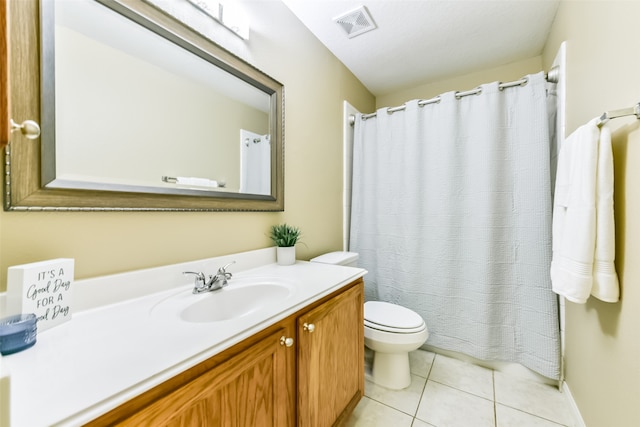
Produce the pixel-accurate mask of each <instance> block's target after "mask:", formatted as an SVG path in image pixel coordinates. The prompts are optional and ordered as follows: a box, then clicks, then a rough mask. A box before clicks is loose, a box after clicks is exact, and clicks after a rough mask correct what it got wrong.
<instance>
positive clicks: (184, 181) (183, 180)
mask: <svg viewBox="0 0 640 427" xmlns="http://www.w3.org/2000/svg"><path fill="white" fill-rule="evenodd" d="M176 184H178V185H189V186H194V187H217V186H218V182H217V181H214V180H212V179H208V178H193V177H185V176H179V177H176Z"/></svg>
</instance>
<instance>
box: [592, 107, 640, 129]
mask: <svg viewBox="0 0 640 427" xmlns="http://www.w3.org/2000/svg"><path fill="white" fill-rule="evenodd" d="M626 116H636V118H637V119H638V120H640V102H638V103H637V104H636V105H634V106H633V107H631V108H624V109H622V110H613V111H605V112H604V113H602V115H601V116H600V119H598V123H596V124H597V125H598V127H601V126H602V125H604V124H605V123H607V122H608V121H609V120H611V119H617V118H618V117H626Z"/></svg>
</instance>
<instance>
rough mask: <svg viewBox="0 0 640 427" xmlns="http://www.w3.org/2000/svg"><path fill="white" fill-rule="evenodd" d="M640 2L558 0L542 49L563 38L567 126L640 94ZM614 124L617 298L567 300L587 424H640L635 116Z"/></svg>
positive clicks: (573, 364) (572, 383)
mask: <svg viewBox="0 0 640 427" xmlns="http://www.w3.org/2000/svg"><path fill="white" fill-rule="evenodd" d="M639 17H640V2H638V1H567V0H563V1H562V3H561V5H560V9H559V11H558V15H557V17H556V21H555V23H554V25H553V27H552V31H551V35H550V38H549V40H548V42H547V46H546V48H545V50H544V54H543V62H544V64H545V65H546V66H548V65H549V64H550V63H551V62H552V61H553V57H554V55H555V52H556V51H557V49H558V46H559V44H560V42H561V41H563V40H567V132H568V133H570V132H572V131H573V130H575V129H576V128H577V127H578V126H580V125H581V124H583V123H585V122H587V121H588V120H589V119H591V118H593V117H595V116H598V115H600V114H601V113H602V112H603V111H607V110H616V109H621V108H627V107H631V106H632V105H634V104H636V103H638V102H639V101H640V49H639V48H638V42H637V40H638V18H639ZM609 126H610V127H611V129H612V130H613V131H614V162H615V170H616V171H615V180H616V183H615V200H614V202H615V210H616V239H617V242H616V250H617V260H616V267H617V270H618V274H619V278H620V284H621V287H622V299H621V301H620V302H619V303H617V304H607V303H603V302H600V301H598V300H595V299H593V298H591V299H590V300H589V301H588V302H587V304H585V305H579V304H572V303H567V316H566V345H567V347H566V377H567V384H568V385H569V388H570V390H571V392H572V395H573V396H574V399H575V400H576V402H577V404H578V407H579V409H580V411H581V413H582V416H583V418H584V420H585V422H586V424H587V426H589V427H600V426H616V427H627V426H629V427H631V426H638V425H640V410H639V408H638V404H640V392H639V390H640V339H639V338H640V333H639V332H638V331H639V327H640V287H639V286H638V283H639V282H640V263H639V262H638V259H637V258H638V256H639V255H640V247H639V245H640V186H639V185H638V183H640V121H638V120H635V119H634V118H626V119H622V118H620V119H616V120H613V121H611V122H610V124H609Z"/></svg>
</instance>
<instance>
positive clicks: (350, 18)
mask: <svg viewBox="0 0 640 427" xmlns="http://www.w3.org/2000/svg"><path fill="white" fill-rule="evenodd" d="M333 20H334V22H336V23H337V24H338V25H339V26H340V28H342V29H343V30H344V31H345V32H346V33H347V37H349V38H353V37H355V36H359V35H360V34H363V33H366V32H367V31H371V30H375V29H376V28H377V27H376V24H375V23H374V22H373V19H371V15H369V12H368V11H367V9H366V8H365V7H364V6H360V7H359V8H357V9H354V10H352V11H351V12H348V13H346V14H344V15H342V16H339V17H337V18H333Z"/></svg>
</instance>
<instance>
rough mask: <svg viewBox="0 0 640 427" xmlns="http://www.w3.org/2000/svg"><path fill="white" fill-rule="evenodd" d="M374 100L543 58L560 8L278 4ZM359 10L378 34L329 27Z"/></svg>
mask: <svg viewBox="0 0 640 427" xmlns="http://www.w3.org/2000/svg"><path fill="white" fill-rule="evenodd" d="M283 1H284V3H285V4H286V5H287V6H288V7H289V9H291V11H292V12H293V13H294V14H295V15H296V16H297V17H298V18H299V19H300V20H301V21H302V22H303V23H304V24H305V25H306V26H307V27H308V28H309V29H310V30H311V32H313V33H314V34H315V36H316V37H317V38H318V39H319V40H320V41H321V42H322V43H323V44H324V45H325V46H327V48H329V50H331V51H332V52H333V54H334V55H335V56H336V57H337V58H338V59H340V61H342V62H343V63H344V64H345V65H346V66H347V67H348V68H349V69H350V70H351V71H352V72H353V73H354V74H355V75H356V77H357V78H358V79H359V80H360V81H361V82H362V83H364V85H365V86H366V87H367V88H368V89H369V90H370V91H371V92H372V93H373V94H374V95H376V96H379V95H385V94H388V93H392V92H394V91H395V90H398V89H403V88H407V87H412V86H416V85H419V84H424V83H428V82H433V81H438V80H442V79H445V78H448V77H453V76H458V75H463V74H467V73H469V72H472V71H477V70H482V69H485V68H491V67H497V66H500V65H504V64H508V63H510V62H514V61H519V60H522V59H527V58H532V57H534V56H537V55H539V54H541V53H542V49H543V47H544V43H545V41H546V39H547V36H548V33H549V28H550V27H551V24H552V22H553V19H554V17H555V14H556V10H557V8H558V3H559V0H501V1H498V0H358V1H354V0H283ZM362 5H364V6H365V7H366V8H367V9H368V11H369V13H370V15H371V17H372V18H373V20H374V22H375V24H376V25H377V27H378V28H377V29H375V30H373V31H369V32H367V33H364V34H361V35H359V36H356V37H354V38H351V39H349V38H348V37H347V35H346V33H345V31H344V30H343V28H342V27H340V26H339V25H338V24H336V23H335V22H334V21H333V19H334V18H336V17H338V16H341V15H344V14H345V13H347V12H350V11H351V10H353V9H356V8H357V7H359V6H362Z"/></svg>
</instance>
